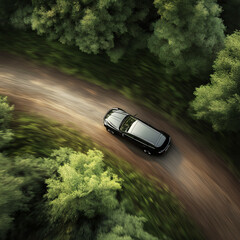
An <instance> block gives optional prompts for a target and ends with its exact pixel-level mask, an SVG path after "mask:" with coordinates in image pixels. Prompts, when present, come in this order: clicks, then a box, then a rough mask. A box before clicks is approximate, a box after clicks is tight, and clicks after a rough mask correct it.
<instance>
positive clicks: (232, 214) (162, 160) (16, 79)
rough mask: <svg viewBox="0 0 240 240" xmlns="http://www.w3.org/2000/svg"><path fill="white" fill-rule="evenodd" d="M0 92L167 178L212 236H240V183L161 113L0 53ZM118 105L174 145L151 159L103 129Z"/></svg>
mask: <svg viewBox="0 0 240 240" xmlns="http://www.w3.org/2000/svg"><path fill="white" fill-rule="evenodd" d="M0 93H1V94H4V95H8V96H9V98H10V100H12V101H13V102H14V103H15V106H16V108H20V109H22V110H26V111H30V112H35V113H38V114H41V115H45V116H48V117H50V118H52V119H55V120H57V121H61V122H63V123H64V124H66V125H70V126H71V127H74V128H76V129H79V130H81V131H82V132H84V133H86V134H87V135H89V136H90V137H91V138H92V139H93V140H94V141H96V142H98V143H99V144H101V145H103V146H105V147H107V148H108V149H110V150H112V151H113V152H114V153H115V154H117V155H118V156H121V157H123V158H125V159H126V160H127V161H129V162H130V163H131V164H132V165H134V166H135V167H136V168H138V169H139V170H141V171H142V172H144V173H145V174H147V175H152V176H154V177H156V178H158V179H160V180H162V181H164V182H165V183H166V184H167V185H168V186H169V187H170V189H171V191H173V192H174V193H175V194H176V195H177V196H178V198H179V199H180V200H181V202H182V203H183V205H184V206H185V208H186V210H187V211H188V213H189V214H190V215H191V217H193V219H194V220H195V221H196V222H197V223H198V224H199V225H200V227H201V228H202V230H203V232H204V234H205V235H206V237H207V238H208V239H212V240H220V239H224V240H231V239H236V240H237V239H240V188H239V182H238V181H237V180H236V179H235V178H234V177H233V176H232V175H231V173H229V171H228V170H227V169H226V168H225V167H224V165H223V164H222V162H221V161H220V160H219V159H217V157H216V156H215V155H214V154H212V153H211V152H209V151H208V150H206V149H204V150H203V148H202V147H198V146H197V145H196V144H195V143H194V140H192V139H190V138H188V137H187V136H186V135H185V134H183V133H182V132H181V131H179V130H178V129H176V128H174V127H173V126H171V125H170V124H168V122H167V121H166V120H165V119H163V118H162V117H160V116H159V115H157V114H155V113H152V112H151V111H149V110H148V109H146V108H143V107H140V106H138V105H136V104H134V103H132V102H131V101H129V100H126V99H125V98H124V97H123V96H122V95H120V94H119V93H117V92H115V91H111V90H104V89H102V88H100V87H98V86H95V85H93V84H90V83H87V82H84V81H81V80H79V79H75V78H73V77H70V76H67V75H65V74H62V73H60V72H58V71H57V70H54V69H49V68H46V67H42V66H38V65H35V64H33V63H31V62H29V61H26V60H24V59H22V58H19V57H15V56H11V55H8V54H5V53H0ZM114 106H118V107H121V108H123V109H125V110H126V111H128V112H130V113H132V114H135V113H137V114H138V117H139V118H141V119H143V120H145V121H147V122H149V123H150V124H152V125H154V126H155V127H157V128H160V129H162V130H164V131H166V132H168V133H169V134H170V135H171V137H172V139H173V146H172V148H170V150H169V152H168V153H167V154H166V155H165V156H162V157H148V156H146V155H145V154H143V153H142V152H141V151H140V150H138V149H136V148H134V147H132V146H129V145H128V144H126V143H125V142H124V140H121V139H120V138H118V137H115V136H112V135H110V134H109V133H107V132H106V131H105V128H104V127H103V125H102V118H103V116H104V114H105V113H106V111H107V110H108V109H109V108H111V107H114Z"/></svg>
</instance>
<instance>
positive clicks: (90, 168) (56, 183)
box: [46, 150, 121, 222]
mask: <svg viewBox="0 0 240 240" xmlns="http://www.w3.org/2000/svg"><path fill="white" fill-rule="evenodd" d="M67 151H68V150H67ZM61 153H63V151H61ZM55 154H56V152H55ZM63 154H64V153H63ZM64 155H65V154H64ZM65 156H66V155H65ZM66 160H67V162H66V163H65V164H64V165H63V166H60V167H59V169H58V174H59V177H57V178H51V179H49V180H47V181H46V182H47V184H48V192H47V194H46V197H47V198H48V199H49V200H50V202H49V204H50V206H51V216H52V219H53V220H56V219H62V220H63V221H64V222H69V221H73V222H75V221H77V219H78V218H79V216H86V217H88V218H91V217H94V216H96V215H99V214H105V213H106V212H108V211H110V210H112V209H114V208H116V207H117V205H118V201H117V199H116V190H119V189H120V188H121V185H120V180H119V179H118V177H117V176H116V175H115V174H113V173H111V171H110V169H106V170H104V163H103V154H102V153H101V152H100V151H97V150H89V151H88V153H87V155H85V154H83V153H77V152H72V153H71V154H70V155H69V157H68V159H66Z"/></svg>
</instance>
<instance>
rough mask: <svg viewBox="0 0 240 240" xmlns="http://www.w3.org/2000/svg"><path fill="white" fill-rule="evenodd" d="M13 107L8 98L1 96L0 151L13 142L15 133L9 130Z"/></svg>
mask: <svg viewBox="0 0 240 240" xmlns="http://www.w3.org/2000/svg"><path fill="white" fill-rule="evenodd" d="M12 111H13V106H10V105H9V103H8V101H7V97H2V96H0V149H1V148H3V147H4V146H5V145H6V144H7V143H8V142H9V141H11V140H12V136H13V133H12V131H11V130H10V129H9V124H10V120H11V117H12Z"/></svg>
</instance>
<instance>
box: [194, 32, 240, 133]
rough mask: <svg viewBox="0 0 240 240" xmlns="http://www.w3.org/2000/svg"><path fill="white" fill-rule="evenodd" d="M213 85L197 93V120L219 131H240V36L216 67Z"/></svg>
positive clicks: (227, 44)
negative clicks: (201, 120)
mask: <svg viewBox="0 0 240 240" xmlns="http://www.w3.org/2000/svg"><path fill="white" fill-rule="evenodd" d="M213 69H214V73H213V74H212V75H211V83H209V84H207V85H206V86H201V87H199V88H197V89H196V91H195V92H194V95H195V96H196V98H195V99H194V101H193V102H192V104H191V105H192V107H193V109H194V110H195V114H194V116H195V117H196V118H197V119H204V120H206V121H208V122H210V123H211V124H212V126H213V128H214V129H215V130H216V131H220V130H228V131H239V130H240V32H239V31H237V32H235V33H234V34H232V35H230V36H228V37H227V38H226V41H225V48H224V49H223V50H221V51H220V52H219V54H218V56H217V59H216V60H215V62H214V65H213Z"/></svg>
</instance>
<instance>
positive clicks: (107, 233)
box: [97, 208, 168, 240]
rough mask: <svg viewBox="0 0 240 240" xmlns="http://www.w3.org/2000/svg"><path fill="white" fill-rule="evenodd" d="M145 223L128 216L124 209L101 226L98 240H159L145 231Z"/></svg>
mask: <svg viewBox="0 0 240 240" xmlns="http://www.w3.org/2000/svg"><path fill="white" fill-rule="evenodd" d="M144 222H145V219H144V218H141V217H137V216H133V215H130V214H127V213H126V212H125V210H124V209H121V208H120V209H117V210H115V211H114V212H113V213H112V214H111V215H110V216H109V218H108V219H107V220H105V221H104V222H103V223H102V225H101V226H100V230H99V232H98V236H97V240H112V239H114V240H157V238H156V237H153V236H151V235H150V234H149V233H147V232H145V231H144V229H143V223H144ZM164 239H168V238H164Z"/></svg>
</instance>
